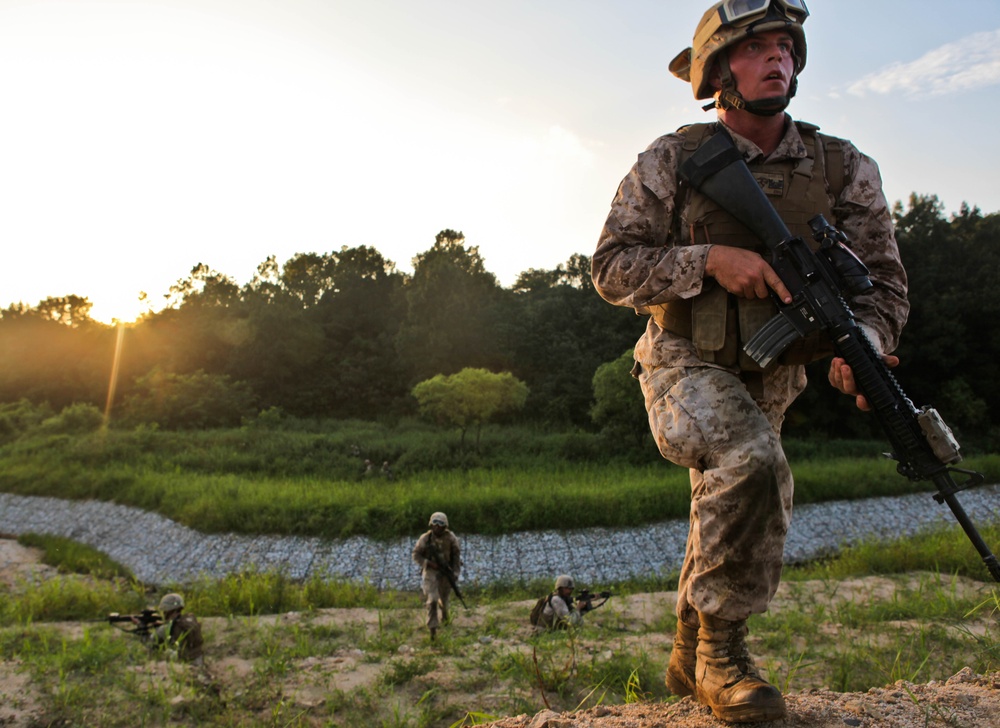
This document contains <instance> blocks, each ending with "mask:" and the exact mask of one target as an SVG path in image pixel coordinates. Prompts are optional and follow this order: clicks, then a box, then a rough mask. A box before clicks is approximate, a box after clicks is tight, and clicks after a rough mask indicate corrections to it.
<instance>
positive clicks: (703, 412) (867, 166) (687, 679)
mask: <svg viewBox="0 0 1000 728" xmlns="http://www.w3.org/2000/svg"><path fill="white" fill-rule="evenodd" d="M808 14H809V13H808V10H807V9H806V6H805V3H804V2H803V1H802V0H724V1H723V2H717V3H715V4H714V5H713V6H712V7H711V8H710V9H709V10H708V11H707V12H706V13H705V14H704V16H703V17H702V20H701V22H700V23H699V25H698V28H697V30H696V31H695V35H694V41H693V44H692V47H691V48H688V49H685V50H684V51H682V52H681V53H680V54H679V55H678V56H677V57H676V58H674V60H673V61H672V62H671V64H670V70H671V71H672V72H673V73H674V75H675V76H677V77H678V78H680V79H682V80H684V81H687V82H690V83H691V85H692V87H693V91H694V96H695V98H696V99H712V100H713V101H712V103H710V104H709V105H708V106H706V107H705V108H706V110H708V109H712V108H714V109H715V110H716V111H717V114H718V122H716V123H713V124H693V125H691V126H688V127H684V128H682V129H681V130H679V131H678V132H676V133H673V134H668V135H666V136H663V137H661V138H660V139H658V140H656V141H655V142H653V144H652V145H650V147H649V148H648V149H647V150H646V151H645V152H643V153H642V154H640V155H639V159H638V161H637V163H636V164H635V166H633V168H632V170H631V171H630V172H629V174H628V176H626V177H625V179H624V180H623V181H622V183H621V185H620V187H619V189H618V193H617V195H616V197H615V199H614V201H613V203H612V209H611V212H610V214H609V216H608V218H607V222H606V223H605V226H604V230H603V231H602V233H601V237H600V240H599V242H598V246H597V250H596V252H595V254H594V258H593V277H594V283H595V285H596V287H597V290H598V291H599V293H600V294H601V296H603V297H604V298H605V299H606V300H608V301H609V302H611V303H614V304H617V305H620V306H630V307H632V308H634V309H635V310H636V312H637V313H639V314H645V315H648V316H649V321H648V324H647V327H646V332H645V334H644V335H643V337H642V338H641V339H640V340H639V341H638V343H637V344H636V347H635V361H636V364H635V368H634V369H633V374H634V375H635V376H636V377H637V378H638V379H639V382H640V385H641V387H642V391H643V395H644V398H645V403H646V409H647V412H648V415H649V423H650V427H651V429H652V432H653V435H654V438H655V440H656V443H657V446H658V447H659V449H660V452H661V453H662V454H663V456H664V457H665V458H667V459H668V460H670V461H671V462H674V463H676V464H678V465H681V466H683V467H686V468H688V469H689V470H690V475H691V512H690V530H689V533H688V542H687V549H686V554H685V559H684V563H683V565H682V568H681V574H680V581H679V585H678V598H677V617H678V626H677V635H676V637H675V641H674V648H673V651H672V653H671V656H670V663H669V666H668V668H667V676H666V682H667V685H668V687H669V688H670V689H671V691H673V692H674V693H675V694H677V695H682V696H684V695H694V696H695V697H696V699H697V700H699V701H700V702H702V703H704V704H705V705H708V706H710V707H711V709H712V712H713V713H714V714H715V715H716V716H717V717H719V718H721V719H723V720H728V721H732V722H754V721H762V720H775V719H778V718H781V717H782V716H784V714H785V704H784V700H783V698H782V696H781V693H780V691H778V690H777V689H776V688H775V687H773V686H772V685H770V684H768V683H767V682H766V681H765V680H764V679H763V678H762V677H761V675H760V673H759V671H758V670H757V668H756V666H755V664H754V661H753V659H752V658H751V657H750V655H749V653H748V651H747V646H746V641H745V638H746V634H747V627H746V620H747V618H748V617H749V616H750V615H751V614H760V613H762V612H764V611H766V610H767V607H768V604H769V603H770V601H771V599H772V597H773V596H774V593H775V591H776V589H777V587H778V583H779V581H780V578H781V565H782V553H783V548H784V543H785V536H786V534H787V531H788V525H789V522H790V519H791V511H792V490H793V483H792V474H791V471H790V469H789V467H788V463H787V461H786V459H785V455H784V451H783V450H782V447H781V441H780V432H781V424H782V421H783V419H784V414H785V410H786V409H787V408H788V406H789V405H790V404H791V403H792V401H793V400H794V399H795V397H796V396H798V394H799V393H800V392H801V391H802V390H803V389H804V387H805V385H806V377H805V370H804V366H803V365H804V364H805V363H807V362H809V361H812V360H814V359H818V358H821V357H822V356H824V355H828V354H829V351H830V349H829V342H828V341H827V342H824V341H822V340H821V339H814V340H812V341H803V342H802V343H801V345H798V344H797V345H794V346H793V347H792V348H791V349H789V350H788V351H787V352H786V353H785V354H783V355H782V358H781V359H780V360H779V361H778V362H777V363H775V364H773V365H771V366H769V367H768V368H767V369H763V370H762V369H761V368H760V367H759V366H757V365H756V363H755V362H754V361H753V360H751V359H750V358H749V357H747V356H746V355H745V354H744V353H743V351H742V348H743V345H744V344H745V343H746V342H747V340H748V339H749V338H750V337H751V336H752V335H753V334H754V333H755V332H756V331H757V329H759V328H760V327H761V326H762V325H763V324H764V323H765V322H767V321H768V320H769V319H770V318H771V317H772V315H773V314H774V313H775V311H776V309H775V306H774V304H773V303H772V300H771V299H772V296H773V297H776V298H778V299H780V300H781V301H782V302H783V303H786V304H787V303H790V302H791V296H790V294H789V291H788V289H787V288H786V287H785V285H784V284H783V283H782V282H781V280H780V278H779V277H778V276H777V274H776V273H775V272H774V270H773V269H772V268H771V266H770V264H769V263H768V262H767V260H766V259H765V258H764V257H763V256H762V253H765V252H766V250H765V248H764V246H763V244H762V243H761V241H759V240H757V239H756V238H755V237H754V236H753V234H751V233H750V232H749V231H748V230H747V229H746V228H745V227H744V226H743V225H742V224H740V223H739V222H738V221H736V220H735V219H733V217H732V216H731V215H730V214H729V213H727V212H726V211H725V210H722V209H721V208H720V207H719V206H718V205H717V204H715V203H714V202H712V201H711V200H710V199H708V198H707V197H706V196H704V195H702V194H701V193H700V192H697V191H695V190H693V189H692V188H691V186H690V185H688V184H687V183H685V182H684V181H683V180H682V179H681V178H680V177H679V175H678V169H679V168H680V167H681V165H682V164H683V163H684V161H685V160H686V159H688V158H690V156H691V154H693V152H694V151H695V150H696V149H697V148H698V147H699V146H700V145H701V144H702V143H703V142H704V141H706V140H708V139H709V138H711V137H712V136H713V135H714V134H717V133H726V134H729V135H730V137H731V138H732V139H733V142H734V144H735V146H736V149H737V150H738V152H739V154H741V155H742V157H743V159H744V160H745V161H746V162H747V164H748V165H749V167H750V169H751V171H752V172H753V174H754V176H755V177H756V178H757V181H758V182H759V183H760V185H761V187H762V188H763V189H764V190H765V191H766V192H767V194H768V196H769V199H770V200H771V202H772V203H773V205H774V207H775V208H776V210H777V212H778V214H779V215H780V216H781V218H782V219H783V220H784V222H785V223H786V224H787V226H788V227H789V228H790V229H791V231H792V233H793V234H794V235H797V236H801V237H803V238H805V239H811V234H810V233H811V231H810V229H809V227H808V224H807V221H808V220H809V219H810V218H811V217H812V216H813V215H815V214H817V213H822V214H823V215H825V216H826V218H827V219H828V220H830V221H831V222H832V223H833V224H834V225H836V226H837V227H839V228H840V229H841V230H842V231H843V232H844V233H846V234H847V236H848V238H849V239H850V240H851V241H853V248H854V252H855V253H856V254H857V255H858V257H859V258H861V260H862V261H863V262H864V263H865V264H866V265H867V267H868V269H869V271H870V274H871V276H870V277H871V281H872V283H873V288H872V289H871V290H870V291H869V292H867V293H865V294H864V295H861V296H858V297H857V298H856V299H855V300H854V301H853V302H852V308H853V309H854V311H855V314H856V317H857V320H858V322H859V323H860V325H861V326H862V328H863V329H864V331H865V332H866V334H867V335H868V337H869V338H870V339H871V341H872V342H873V344H874V345H875V347H876V348H877V349H878V350H879V351H880V352H882V353H883V359H884V361H885V362H886V364H887V366H895V365H896V364H897V363H898V359H896V357H893V356H887V355H885V352H891V351H892V350H893V349H894V348H895V347H896V344H897V341H898V337H899V333H900V330H901V328H902V326H903V324H904V323H905V321H906V317H907V314H908V310H909V306H908V303H907V301H906V275H905V273H904V271H903V268H902V265H901V263H900V260H899V253H898V250H897V248H896V242H895V239H894V235H893V228H892V219H891V215H890V212H889V208H888V205H887V204H886V200H885V196H884V195H883V193H882V184H881V178H880V176H879V172H878V168H877V166H876V165H875V163H874V162H873V161H872V160H871V159H870V158H868V157H867V156H865V155H863V154H862V153H861V152H859V151H858V149H857V148H856V147H855V146H854V145H853V144H851V143H850V142H849V141H847V140H844V139H838V138H836V137H831V136H828V135H825V134H820V133H819V132H818V127H816V126H813V125H811V124H806V123H803V122H796V121H793V120H792V119H791V117H789V116H788V115H787V114H785V113H784V109H785V108H786V107H787V105H788V103H789V101H790V100H791V98H792V97H793V96H794V94H795V90H796V86H797V82H798V75H799V73H800V72H801V71H802V69H803V68H804V67H805V62H806V40H805V34H804V32H803V26H802V24H803V23H804V21H805V20H806V18H807V17H808ZM828 378H829V381H830V383H831V384H832V385H833V386H834V387H836V388H837V389H839V390H840V391H842V392H844V393H845V394H849V395H851V396H853V397H856V398H857V404H858V406H859V407H861V408H862V409H866V408H867V407H868V403H867V402H866V401H865V400H864V398H863V397H861V396H860V395H859V392H858V389H857V387H856V386H855V383H854V380H853V377H852V374H851V371H850V368H849V367H847V366H846V364H845V362H844V361H843V360H842V359H838V358H834V359H833V360H832V362H831V366H830V371H829V375H828Z"/></svg>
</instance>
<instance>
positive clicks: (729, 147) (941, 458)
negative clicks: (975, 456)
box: [680, 132, 1000, 581]
mask: <svg viewBox="0 0 1000 728" xmlns="http://www.w3.org/2000/svg"><path fill="white" fill-rule="evenodd" d="M680 174H681V176H682V177H684V178H685V179H686V180H687V181H688V182H689V183H690V184H691V185H692V187H694V188H695V189H697V190H699V191H700V192H702V193H703V194H704V195H706V196H707V197H709V198H710V199H711V200H713V201H714V202H715V203H716V204H718V205H720V206H721V207H722V208H723V209H724V210H726V211H727V212H729V213H730V214H731V215H732V216H733V217H734V218H736V219H737V220H738V221H740V222H741V223H743V225H745V226H746V227H747V228H748V229H749V230H750V231H751V232H752V233H753V234H754V235H755V236H756V237H757V238H759V239H760V240H761V242H763V243H764V244H765V245H766V246H767V247H768V249H769V250H770V252H771V265H772V267H773V268H774V270H775V272H776V273H777V274H778V276H779V277H780V278H781V280H782V282H784V284H785V286H786V287H787V288H788V290H789V292H791V294H792V298H793V300H792V303H790V304H788V305H787V306H786V305H782V304H781V303H780V302H779V303H778V315H777V316H775V317H774V318H773V319H772V320H771V321H770V322H769V323H768V324H767V325H766V326H764V328H763V329H761V331H760V332H758V334H757V335H755V336H754V337H752V338H751V340H750V341H749V342H747V344H746V346H745V347H744V350H745V351H746V352H747V354H749V355H750V356H751V357H752V358H753V359H754V360H755V361H757V363H758V364H760V365H761V366H762V367H767V366H768V365H769V364H771V363H772V362H773V361H774V359H775V358H776V357H777V356H778V355H780V354H781V352H782V351H784V349H785V348H786V347H787V346H788V345H790V344H791V343H792V342H793V341H795V340H796V339H797V338H799V337H800V336H802V335H804V334H806V333H809V332H810V331H813V330H817V329H823V330H825V331H826V333H827V334H828V335H829V337H830V340H831V341H832V342H833V347H834V352H835V353H836V355H837V356H839V357H841V358H843V359H844V361H846V362H847V364H848V365H849V366H850V367H851V370H852V372H853V373H854V379H855V382H856V383H857V385H858V388H859V389H860V391H861V393H862V394H864V396H865V398H866V399H867V400H868V402H869V404H870V405H871V407H872V411H873V412H874V413H875V416H876V418H877V419H878V421H879V424H880V425H881V427H882V430H883V431H884V433H885V435H886V437H887V439H888V440H889V442H890V444H891V446H892V450H893V452H892V453H891V454H889V457H891V458H893V459H894V460H896V461H897V468H896V469H897V471H898V472H899V473H900V474H901V475H905V476H906V477H908V478H910V479H911V480H914V481H918V480H930V481H931V482H933V483H934V485H935V486H936V487H937V489H938V492H937V493H936V494H935V496H934V498H935V499H936V500H937V501H938V502H939V503H946V504H947V505H948V507H949V508H950V509H951V511H952V513H953V514H954V516H955V519H956V520H957V521H958V522H959V524H960V525H961V526H962V529H963V530H964V531H965V533H966V535H967V536H968V537H969V540H970V541H971V542H972V544H973V546H974V547H975V548H976V551H977V552H978V553H979V555H980V556H981V557H982V559H983V563H984V564H985V565H986V567H987V569H988V570H989V572H990V575H991V576H992V577H993V579H994V580H996V581H1000V562H998V561H997V558H996V556H994V555H993V553H992V552H991V551H990V549H989V547H988V546H987V545H986V543H985V541H983V538H982V536H980V534H979V532H978V531H977V530H976V527H975V525H974V524H973V523H972V521H971V519H970V518H969V516H968V514H966V512H965V510H964V509H963V508H962V506H961V504H960V503H959V502H958V499H957V498H956V497H955V493H957V492H959V491H961V490H964V489H966V488H969V487H972V486H974V485H978V484H980V483H981V482H982V481H983V475H982V474H981V473H977V472H974V471H970V470H963V469H961V468H955V467H950V466H952V465H954V464H955V463H957V462H959V461H960V460H961V459H962V458H961V455H960V454H959V445H958V442H957V441H956V440H955V438H954V437H953V435H952V433H951V430H950V429H949V428H948V426H947V425H946V424H945V423H944V420H942V419H941V417H940V415H938V413H937V412H936V411H935V410H933V409H932V408H930V407H924V408H922V409H919V410H918V409H917V408H916V407H914V405H913V403H912V402H911V401H910V399H909V398H908V397H907V396H906V394H905V393H904V392H903V389H902V387H900V385H899V383H898V382H897V381H896V379H895V377H894V376H893V375H892V372H890V371H889V369H888V367H886V365H885V362H884V361H883V360H882V357H881V356H880V355H879V353H878V351H877V350H876V348H875V346H874V345H873V344H872V342H871V341H870V340H869V338H868V336H867V335H866V334H865V332H864V331H863V330H862V329H861V328H860V327H859V326H858V325H857V322H856V321H855V319H854V313H853V312H852V311H851V309H850V307H849V306H848V304H847V301H846V299H845V295H848V296H852V295H856V294H857V293H861V292H863V291H864V290H867V289H868V288H871V285H872V284H871V281H870V280H868V277H867V276H868V270H867V268H865V267H864V264H863V263H861V262H860V261H859V260H857V258H855V257H853V253H850V251H849V250H848V249H847V248H845V247H844V245H843V243H846V242H847V239H846V237H845V236H844V235H843V233H841V232H840V231H838V230H837V229H836V228H834V227H833V226H831V225H829V224H828V223H827V222H826V220H824V219H823V217H822V216H821V215H817V216H816V217H815V218H813V219H812V220H810V221H809V224H810V227H811V228H812V231H813V235H814V238H815V239H816V241H817V242H818V243H819V248H818V251H813V249H812V248H810V247H809V245H808V244H807V243H806V242H805V241H803V240H802V238H798V237H795V236H793V235H792V234H791V231H790V230H789V229H788V226H787V225H785V223H784V221H783V220H782V219H781V217H780V216H779V215H778V213H777V211H776V210H775V209H774V206H773V205H771V202H770V200H768V199H767V195H766V194H765V193H764V192H763V190H761V188H760V185H759V184H758V183H757V180H756V179H755V178H754V176H753V174H751V172H750V169H749V168H748V167H747V165H746V163H745V162H744V160H743V157H742V155H741V154H740V153H739V151H738V150H737V149H736V147H735V145H734V144H733V141H732V139H731V138H730V137H729V135H728V134H726V133H725V132H719V133H717V134H715V135H713V136H712V137H710V138H709V139H708V141H706V142H705V143H704V144H702V145H701V146H700V147H699V148H698V149H697V150H696V151H695V152H694V154H692V155H691V156H690V157H689V158H688V159H687V161H686V162H685V163H684V164H682V165H681V169H680ZM953 473H960V474H962V475H964V476H965V477H966V478H967V480H966V481H965V482H964V483H963V484H961V485H959V484H958V483H956V481H955V479H954V478H953V477H952V474H953Z"/></svg>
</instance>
